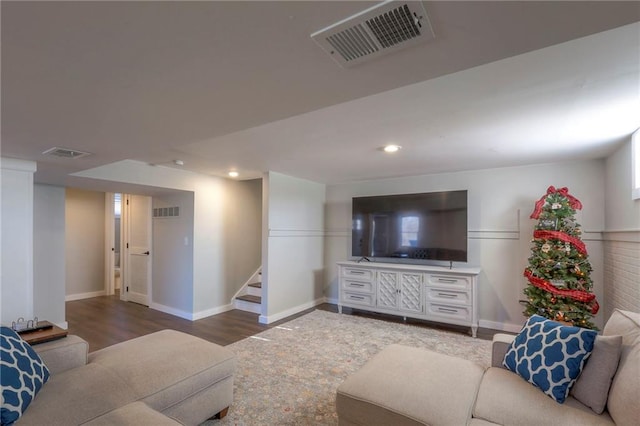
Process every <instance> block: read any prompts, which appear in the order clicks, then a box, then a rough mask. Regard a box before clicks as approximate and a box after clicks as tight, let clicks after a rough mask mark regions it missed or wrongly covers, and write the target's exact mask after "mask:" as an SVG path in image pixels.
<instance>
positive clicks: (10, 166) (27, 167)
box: [0, 157, 38, 173]
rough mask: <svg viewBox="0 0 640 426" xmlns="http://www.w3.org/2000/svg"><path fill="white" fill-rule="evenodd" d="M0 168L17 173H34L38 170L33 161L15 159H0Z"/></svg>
mask: <svg viewBox="0 0 640 426" xmlns="http://www.w3.org/2000/svg"><path fill="white" fill-rule="evenodd" d="M0 168H2V169H6V170H15V171H17V172H31V173H35V172H36V170H37V169H38V166H37V163H36V162H35V161H27V160H18V159H17V158H6V157H1V158H0Z"/></svg>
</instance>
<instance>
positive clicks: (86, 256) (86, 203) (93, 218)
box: [65, 188, 105, 300]
mask: <svg viewBox="0 0 640 426" xmlns="http://www.w3.org/2000/svg"><path fill="white" fill-rule="evenodd" d="M65 223H66V226H65V230H66V232H65V253H66V268H65V275H66V280H67V282H66V300H76V299H83V298H86V297H95V296H99V295H104V294H105V264H104V263H105V260H104V259H105V251H104V250H105V196H104V192H96V191H87V190H84V189H74V188H67V189H66V204H65Z"/></svg>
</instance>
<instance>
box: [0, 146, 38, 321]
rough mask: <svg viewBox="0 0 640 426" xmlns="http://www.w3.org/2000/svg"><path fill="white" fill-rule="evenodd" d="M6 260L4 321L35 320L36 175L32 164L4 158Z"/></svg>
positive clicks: (1, 292) (0, 307)
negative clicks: (34, 213) (34, 220)
mask: <svg viewBox="0 0 640 426" xmlns="http://www.w3.org/2000/svg"><path fill="white" fill-rule="evenodd" d="M0 166H1V167H0V168H1V175H0V178H1V181H2V182H1V185H2V186H1V188H2V195H1V198H0V200H1V201H2V206H1V209H0V212H1V215H2V216H0V220H1V222H2V228H1V230H2V233H1V234H0V238H1V239H2V244H1V247H2V253H1V254H0V257H1V258H2V261H1V267H2V269H1V270H0V271H1V274H0V277H1V278H0V280H1V281H0V299H2V301H1V302H0V321H1V322H2V324H11V321H15V320H17V319H18V318H19V317H23V318H25V319H33V315H34V309H33V173H34V172H35V171H36V163H34V162H32V161H22V160H14V159H9V158H2V159H0Z"/></svg>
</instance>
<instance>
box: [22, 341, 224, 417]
mask: <svg viewBox="0 0 640 426" xmlns="http://www.w3.org/2000/svg"><path fill="white" fill-rule="evenodd" d="M33 348H34V349H35V350H36V352H38V354H39V355H40V357H41V358H42V360H43V361H44V363H45V364H46V365H47V367H48V368H49V370H50V372H51V377H50V378H49V381H48V382H47V383H45V385H44V386H43V387H42V389H41V390H40V392H39V393H38V394H37V396H36V398H35V399H34V400H33V401H32V403H31V405H30V406H29V407H28V409H27V410H26V412H25V413H24V415H23V416H22V417H21V418H20V419H19V420H18V422H17V424H19V425H39V426H40V425H80V424H87V425H93V426H96V425H143V424H153V425H179V424H185V425H196V424H199V423H202V422H203V421H205V420H207V419H208V418H211V417H213V416H215V415H217V414H218V415H221V416H224V415H225V414H226V410H227V408H228V407H229V406H230V405H231V403H232V401H233V375H234V371H235V365H236V360H235V356H234V355H233V354H232V353H231V352H230V351H229V350H228V349H225V348H224V347H222V346H219V345H216V344H214V343H210V342H207V341H205V340H202V339H200V338H197V337H194V336H191V335H188V334H185V333H181V332H178V331H174V330H164V331H160V332H157V333H152V334H149V335H146V336H142V337H139V338H136V339H133V340H129V341H126V342H122V343H119V344H116V345H113V346H110V347H107V348H104V349H101V350H99V351H96V352H92V353H90V354H89V353H88V344H87V342H86V341H84V340H82V339H81V338H79V337H78V336H68V337H66V338H64V339H60V340H56V341H53V342H48V343H43V344H40V345H35V346H33Z"/></svg>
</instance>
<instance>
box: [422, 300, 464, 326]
mask: <svg viewBox="0 0 640 426" xmlns="http://www.w3.org/2000/svg"><path fill="white" fill-rule="evenodd" d="M427 315H428V316H429V317H432V318H433V319H436V318H437V317H440V318H449V319H451V320H457V321H464V322H471V307H469V306H455V305H443V304H440V303H428V304H427Z"/></svg>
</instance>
